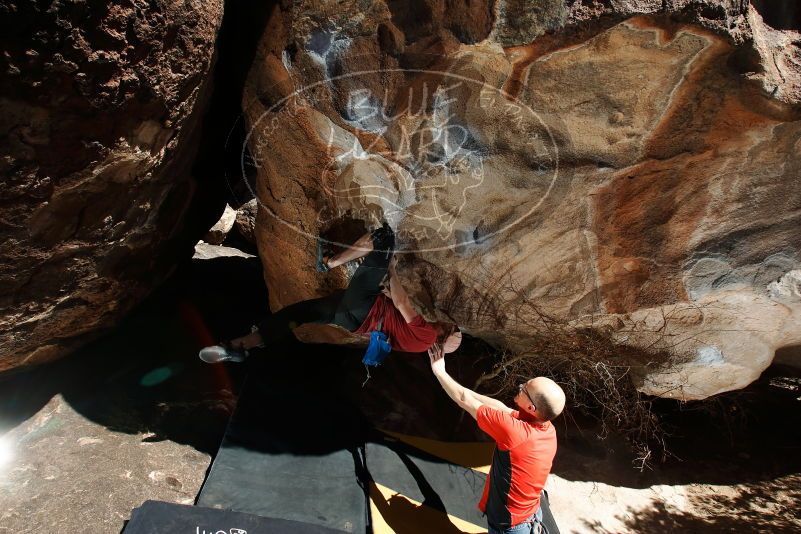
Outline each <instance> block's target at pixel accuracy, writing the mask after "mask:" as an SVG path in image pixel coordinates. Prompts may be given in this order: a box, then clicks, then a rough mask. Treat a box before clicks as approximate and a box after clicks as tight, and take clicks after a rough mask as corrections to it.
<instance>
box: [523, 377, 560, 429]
mask: <svg viewBox="0 0 801 534" xmlns="http://www.w3.org/2000/svg"><path fill="white" fill-rule="evenodd" d="M526 391H527V392H528V394H529V397H530V399H531V401H532V402H533V403H534V406H535V407H536V412H535V413H536V414H537V416H538V417H539V418H540V419H542V420H543V421H550V420H551V419H554V418H555V417H556V416H558V415H559V414H560V413H562V410H563V409H564V407H565V392H564V391H562V388H561V387H559V384H557V383H556V382H554V381H553V380H551V379H550V378H545V377H544V376H538V377H537V378H532V379H531V380H529V381H528V382H526Z"/></svg>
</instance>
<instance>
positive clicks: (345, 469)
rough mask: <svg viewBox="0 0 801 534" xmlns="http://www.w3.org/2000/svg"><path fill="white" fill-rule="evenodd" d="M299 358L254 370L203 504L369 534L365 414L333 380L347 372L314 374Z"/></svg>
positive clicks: (322, 365) (321, 367)
mask: <svg viewBox="0 0 801 534" xmlns="http://www.w3.org/2000/svg"><path fill="white" fill-rule="evenodd" d="M293 357H297V355H296V354H285V355H281V354H275V351H273V354H271V355H270V356H269V364H267V362H266V361H265V360H266V358H265V360H263V361H261V362H260V363H259V361H258V360H256V362H257V363H256V364H253V365H251V367H250V368H249V369H248V379H247V382H246V384H245V386H244V388H243V391H242V394H241V396H240V398H239V402H238V404H237V408H236V411H235V413H234V415H233V416H232V418H231V421H230V423H229V426H228V429H227V431H226V435H225V438H224V439H223V442H222V445H221V447H220V450H219V452H218V453H217V457H216V458H215V460H214V463H213V464H212V467H211V470H210V471H209V475H208V477H207V478H206V482H205V483H204V485H203V488H202V490H201V492H200V495H199V497H198V500H197V504H198V505H199V506H206V507H221V508H225V509H231V510H236V511H240V512H246V513H250V514H257V515H263V516H268V517H277V518H281V519H288V520H294V521H301V522H307V523H312V524H315V525H319V526H323V527H328V528H332V529H336V530H338V531H344V532H355V533H359V534H361V533H363V532H366V530H367V523H368V494H367V490H366V486H365V484H364V483H363V480H362V479H363V475H362V474H363V471H364V466H363V461H362V457H363V453H362V448H363V439H362V437H361V429H362V425H361V417H360V414H359V411H358V410H357V409H356V408H355V407H354V406H352V404H351V403H350V402H348V400H347V398H345V397H344V396H343V395H341V394H340V392H338V391H336V388H335V387H332V381H330V380H326V378H328V377H331V376H337V374H338V373H341V370H338V369H336V365H337V364H336V360H335V359H329V360H320V361H315V362H309V361H306V362H305V365H306V366H312V368H313V369H314V371H315V372H314V373H313V374H311V373H308V372H307V373H300V372H299V369H298V365H297V361H295V362H294V365H293ZM248 363H251V362H250V361H249V362H248ZM328 367H331V368H330V369H327V368H328ZM299 375H300V376H299ZM304 375H305V376H304ZM334 384H335V382H334Z"/></svg>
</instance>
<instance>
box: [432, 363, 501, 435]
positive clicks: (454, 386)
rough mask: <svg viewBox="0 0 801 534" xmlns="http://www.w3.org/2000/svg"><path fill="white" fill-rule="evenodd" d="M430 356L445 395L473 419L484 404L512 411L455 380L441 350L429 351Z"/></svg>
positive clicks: (433, 369) (435, 374)
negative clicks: (447, 367) (447, 368)
mask: <svg viewBox="0 0 801 534" xmlns="http://www.w3.org/2000/svg"><path fill="white" fill-rule="evenodd" d="M428 356H429V358H431V370H432V371H433V372H434V376H436V377H437V380H438V381H439V383H440V385H441V386H442V389H444V390H445V393H447V394H448V396H449V397H450V398H451V399H453V401H454V402H455V403H456V404H458V405H459V406H460V407H461V408H462V409H464V410H465V411H467V413H469V414H470V415H471V416H473V419H475V418H476V412H478V409H479V408H480V407H481V406H482V405H483V404H486V405H487V406H489V407H491V408H496V409H499V410H503V411H505V412H511V411H512V410H511V408H509V407H508V406H506V405H505V404H503V403H502V402H500V401H497V400H495V399H491V398H489V397H485V396H484V395H479V394H478V393H476V392H475V391H472V390H470V389H467V388H466V387H464V386H463V385H461V384H459V383H458V382H457V381H456V380H454V379H453V378H452V377H451V375H449V374H448V371H446V370H445V356H444V355H443V354H442V352H441V351H440V350H436V349H434V350H429V351H428Z"/></svg>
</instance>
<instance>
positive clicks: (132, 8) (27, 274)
mask: <svg viewBox="0 0 801 534" xmlns="http://www.w3.org/2000/svg"><path fill="white" fill-rule="evenodd" d="M0 12H2V13H3V15H2V18H3V24H2V27H3V32H2V37H0V46H2V50H3V53H4V54H3V57H2V59H0V66H1V69H2V72H3V74H2V77H1V78H2V81H0V153H2V158H1V159H0V168H1V169H2V171H1V172H2V174H3V186H2V191H0V371H3V370H6V369H9V368H12V367H17V366H20V365H29V364H35V363H42V362H45V361H48V360H51V359H54V358H56V357H59V356H62V355H64V354H66V353H68V352H69V351H70V350H72V349H74V348H75V347H77V346H78V345H80V344H82V343H84V342H85V341H86V340H87V339H88V336H91V334H92V333H93V332H96V331H97V330H98V329H100V328H103V327H108V326H112V325H114V324H115V323H116V321H118V320H119V319H120V318H121V317H122V315H123V314H124V313H125V312H126V311H128V310H129V309H130V308H131V307H132V306H133V305H134V304H136V303H137V302H139V301H140V300H141V299H142V298H143V297H144V296H145V295H147V294H148V293H149V292H150V290H151V289H152V288H153V287H154V286H155V285H156V284H157V283H158V281H159V280H161V279H162V278H163V277H164V276H166V274H168V273H169V271H170V270H171V269H172V267H173V265H174V262H175V261H176V259H177V258H178V257H180V256H181V255H183V256H184V257H189V256H191V245H192V243H191V242H188V241H187V242H184V241H185V240H182V239H181V232H182V230H181V228H182V223H183V222H184V220H185V214H186V213H187V210H188V209H189V206H190V201H191V200H192V199H193V195H194V191H195V188H196V185H195V182H194V181H193V180H192V178H191V176H190V172H189V170H190V166H191V164H192V162H193V160H194V157H195V152H196V149H197V145H198V135H199V130H200V127H199V123H200V118H201V116H202V112H203V110H204V108H205V103H206V101H207V100H208V95H209V92H210V83H209V82H210V77H209V71H210V68H211V64H212V61H213V54H214V42H215V39H216V36H217V30H218V29H219V26H220V23H221V20H222V2H221V1H216V0H212V1H210V2H198V1H188V2H178V3H176V2H167V1H155V2H140V1H134V2H119V1H116V2H115V1H112V2H105V3H102V5H101V4H93V3H57V4H53V5H49V4H48V5H46V6H45V5H42V6H40V5H39V4H36V3H24V2H2V3H0ZM197 233H198V235H200V234H201V233H202V230H198V231H197ZM184 249H185V250H184Z"/></svg>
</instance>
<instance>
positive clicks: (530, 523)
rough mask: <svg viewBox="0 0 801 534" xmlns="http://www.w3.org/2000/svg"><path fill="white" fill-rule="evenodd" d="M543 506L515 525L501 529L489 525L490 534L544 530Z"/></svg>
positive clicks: (517, 533) (526, 533)
mask: <svg viewBox="0 0 801 534" xmlns="http://www.w3.org/2000/svg"><path fill="white" fill-rule="evenodd" d="M541 525H542V508H538V509H537V513H536V514H534V515H532V516H531V517H529V518H528V519H527V520H525V521H523V522H522V523H519V524H517V525H515V526H513V527H509V528H505V529H500V528H497V527H494V526H492V525H488V527H489V528H488V530H489V532H488V534H539V533H540V532H542V527H541Z"/></svg>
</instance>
